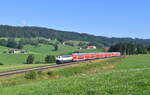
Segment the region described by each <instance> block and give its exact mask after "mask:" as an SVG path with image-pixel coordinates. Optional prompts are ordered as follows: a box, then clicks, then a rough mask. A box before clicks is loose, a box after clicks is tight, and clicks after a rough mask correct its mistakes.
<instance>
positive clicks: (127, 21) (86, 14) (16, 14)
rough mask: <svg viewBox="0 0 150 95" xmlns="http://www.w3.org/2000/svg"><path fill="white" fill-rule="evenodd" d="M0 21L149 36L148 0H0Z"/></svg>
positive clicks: (0, 22)
mask: <svg viewBox="0 0 150 95" xmlns="http://www.w3.org/2000/svg"><path fill="white" fill-rule="evenodd" d="M0 1H1V2H0V24H3V25H15V26H42V27H48V28H54V29H59V30H68V31H75V32H80V33H89V34H94V35H101V36H108V37H112V36H113V37H133V38H135V37H138V38H150V0H0Z"/></svg>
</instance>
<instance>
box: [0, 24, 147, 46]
mask: <svg viewBox="0 0 150 95" xmlns="http://www.w3.org/2000/svg"><path fill="white" fill-rule="evenodd" d="M0 37H11V38H34V37H44V38H48V39H51V40H58V41H60V42H63V41H67V40H77V41H88V42H92V43H93V44H95V45H98V46H102V47H109V46H111V45H114V44H117V43H134V44H142V45H144V46H148V45H150V39H139V38H134V39H133V38H115V37H112V38H109V37H104V36H95V35H90V34H86V33H77V32H71V31H61V30H55V29H49V28H43V27H34V26H33V27H28V26H25V27H19V26H8V25H0Z"/></svg>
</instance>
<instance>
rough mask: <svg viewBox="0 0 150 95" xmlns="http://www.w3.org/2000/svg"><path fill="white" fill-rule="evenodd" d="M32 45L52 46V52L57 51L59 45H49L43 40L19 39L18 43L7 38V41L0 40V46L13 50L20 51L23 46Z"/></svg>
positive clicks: (13, 39)
mask: <svg viewBox="0 0 150 95" xmlns="http://www.w3.org/2000/svg"><path fill="white" fill-rule="evenodd" d="M27 44H28V45H33V46H38V45H39V44H47V45H52V46H53V47H54V51H57V50H58V48H59V47H58V44H59V43H50V42H49V41H48V40H45V39H37V40H32V39H21V40H19V41H16V40H15V38H8V39H0V46H5V47H9V48H14V49H22V48H23V46H24V45H27Z"/></svg>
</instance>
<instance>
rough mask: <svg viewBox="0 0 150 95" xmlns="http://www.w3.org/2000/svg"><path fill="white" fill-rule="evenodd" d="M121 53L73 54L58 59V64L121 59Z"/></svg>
mask: <svg viewBox="0 0 150 95" xmlns="http://www.w3.org/2000/svg"><path fill="white" fill-rule="evenodd" d="M119 56H121V54H120V52H100V53H73V54H72V55H62V56H58V57H56V63H57V64H63V63H68V62H77V61H81V60H90V59H100V58H108V57H119Z"/></svg>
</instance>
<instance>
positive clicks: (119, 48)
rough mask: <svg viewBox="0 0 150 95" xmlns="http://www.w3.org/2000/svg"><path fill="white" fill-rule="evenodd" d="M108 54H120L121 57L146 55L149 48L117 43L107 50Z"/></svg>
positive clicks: (149, 50)
mask: <svg viewBox="0 0 150 95" xmlns="http://www.w3.org/2000/svg"><path fill="white" fill-rule="evenodd" d="M109 51H110V52H121V54H122V55H133V54H148V53H150V46H144V45H141V44H132V43H118V44H115V45H112V46H111V47H110V48H109Z"/></svg>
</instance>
